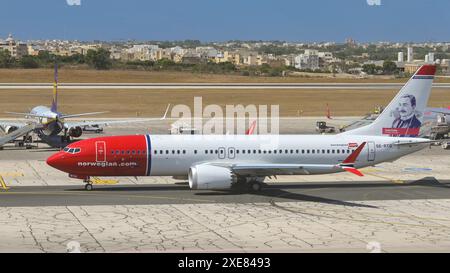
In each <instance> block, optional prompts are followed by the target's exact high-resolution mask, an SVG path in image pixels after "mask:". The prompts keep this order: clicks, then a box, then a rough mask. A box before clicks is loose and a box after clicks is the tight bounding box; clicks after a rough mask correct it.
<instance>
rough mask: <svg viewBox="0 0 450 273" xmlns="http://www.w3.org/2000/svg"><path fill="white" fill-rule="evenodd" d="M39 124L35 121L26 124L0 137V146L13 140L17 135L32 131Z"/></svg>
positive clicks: (20, 135)
mask: <svg viewBox="0 0 450 273" xmlns="http://www.w3.org/2000/svg"><path fill="white" fill-rule="evenodd" d="M38 126H39V125H38V124H36V123H31V124H28V125H25V126H23V127H21V128H19V129H17V130H15V131H13V132H11V133H9V134H7V135H5V136H3V137H1V138H0V146H3V145H5V144H6V143H8V142H10V141H12V140H15V139H17V138H19V137H22V136H24V135H26V134H28V133H30V132H32V131H33V130H34V129H36V128H37V127H38Z"/></svg>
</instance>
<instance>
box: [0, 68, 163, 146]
mask: <svg viewBox="0 0 450 273" xmlns="http://www.w3.org/2000/svg"><path fill="white" fill-rule="evenodd" d="M168 110H169V106H168V107H167V109H166V112H165V114H164V116H163V117H162V118H146V119H139V120H105V121H65V119H66V118H75V117H82V116H89V115H96V114H102V113H105V112H92V113H81V114H69V115H68V114H63V113H61V112H59V111H58V66H57V65H56V64H55V74H54V84H53V100H52V104H51V107H47V106H42V105H40V106H36V107H34V108H33V109H32V110H31V111H30V112H29V113H17V112H6V113H8V114H12V115H19V116H23V117H25V118H26V119H30V120H29V121H28V122H11V121H7V122H2V121H0V127H1V128H2V130H3V131H4V132H5V133H6V134H7V136H6V137H4V138H2V139H4V140H5V141H2V139H0V146H1V145H3V144H4V143H3V142H5V143H6V142H7V141H6V140H8V141H10V140H14V139H17V138H19V137H21V136H24V135H26V134H29V133H30V132H35V133H36V134H37V135H38V137H39V138H40V139H41V140H42V141H44V142H46V143H47V144H48V145H50V146H52V147H64V146H66V145H67V144H68V143H70V141H71V138H79V137H81V135H82V133H83V130H82V127H83V126H86V125H91V126H92V125H99V126H105V125H110V124H117V123H133V122H146V121H154V120H163V119H165V117H166V115H167V112H168ZM33 125H35V126H33ZM16 130H17V131H16ZM13 132H14V133H13ZM61 132H62V133H63V135H62V136H61V135H60V133H61Z"/></svg>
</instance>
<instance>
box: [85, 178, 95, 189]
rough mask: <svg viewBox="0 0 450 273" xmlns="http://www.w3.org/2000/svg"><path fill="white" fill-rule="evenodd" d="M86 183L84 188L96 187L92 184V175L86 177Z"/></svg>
mask: <svg viewBox="0 0 450 273" xmlns="http://www.w3.org/2000/svg"><path fill="white" fill-rule="evenodd" d="M83 181H84V183H86V185H84V189H85V190H87V191H91V190H93V189H94V187H93V186H92V181H91V178H90V177H86V178H85V179H84V180H83Z"/></svg>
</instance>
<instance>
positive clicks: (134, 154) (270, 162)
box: [47, 65, 436, 190]
mask: <svg viewBox="0 0 450 273" xmlns="http://www.w3.org/2000/svg"><path fill="white" fill-rule="evenodd" d="M435 71H436V67H435V66H434V65H424V66H422V67H421V68H420V69H419V70H418V71H417V72H416V73H415V74H414V75H413V76H412V78H411V79H410V80H409V81H408V82H407V83H406V84H405V86H404V87H403V88H402V89H401V90H400V91H399V92H398V94H397V95H396V96H395V97H394V99H393V100H392V101H391V102H390V103H389V105H388V106H387V107H386V109H385V110H384V111H383V112H382V113H381V114H380V115H379V116H378V118H377V119H376V120H375V121H374V122H372V123H371V124H369V125H366V126H363V127H360V128H357V129H354V130H350V131H347V132H344V133H340V134H337V135H130V136H111V137H100V138H92V139H87V140H82V141H78V142H76V143H72V144H70V145H68V146H67V147H66V148H65V149H64V150H63V151H60V152H58V153H56V154H54V155H52V156H51V157H49V158H48V159H47V163H48V164H49V165H50V166H52V167H54V168H57V169H59V170H61V171H63V172H66V173H68V174H69V176H70V177H72V178H79V179H83V180H84V181H85V182H86V183H87V184H86V189H87V190H91V189H92V184H91V182H90V177H91V176H184V177H186V178H187V179H188V180H189V186H190V187H191V188H192V189H213V190H223V189H231V188H233V187H237V186H239V185H243V186H248V187H249V188H250V189H252V190H259V189H260V188H261V186H262V182H263V181H264V178H265V177H269V176H276V175H316V174H329V173H337V172H343V171H347V172H350V173H353V174H355V175H358V176H362V175H363V174H362V173H361V172H360V171H359V170H358V169H359V168H363V167H367V166H373V165H376V164H379V163H382V162H386V161H393V160H396V159H398V158H400V157H402V156H405V155H407V154H410V153H413V152H416V151H418V150H420V149H422V148H424V147H427V146H428V145H429V143H430V140H429V139H424V138H419V137H418V135H419V130H420V127H421V125H422V122H423V111H424V110H425V106H426V105H427V102H428V98H429V96H430V92H431V85H432V81H433V79H434V74H435Z"/></svg>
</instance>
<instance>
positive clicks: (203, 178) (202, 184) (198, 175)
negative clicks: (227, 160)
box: [189, 164, 237, 190]
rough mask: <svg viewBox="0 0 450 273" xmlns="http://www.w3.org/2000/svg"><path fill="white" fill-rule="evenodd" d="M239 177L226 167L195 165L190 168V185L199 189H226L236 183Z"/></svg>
mask: <svg viewBox="0 0 450 273" xmlns="http://www.w3.org/2000/svg"><path fill="white" fill-rule="evenodd" d="M236 181H237V177H236V176H235V175H234V174H233V173H232V172H231V170H230V169H228V168H226V167H220V166H214V165H207V164H204V165H195V166H192V167H191V168H190V169H189V187H190V188H191V189H194V190H195V189H199V190H225V189H230V188H231V186H232V185H233V184H234V183H236Z"/></svg>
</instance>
